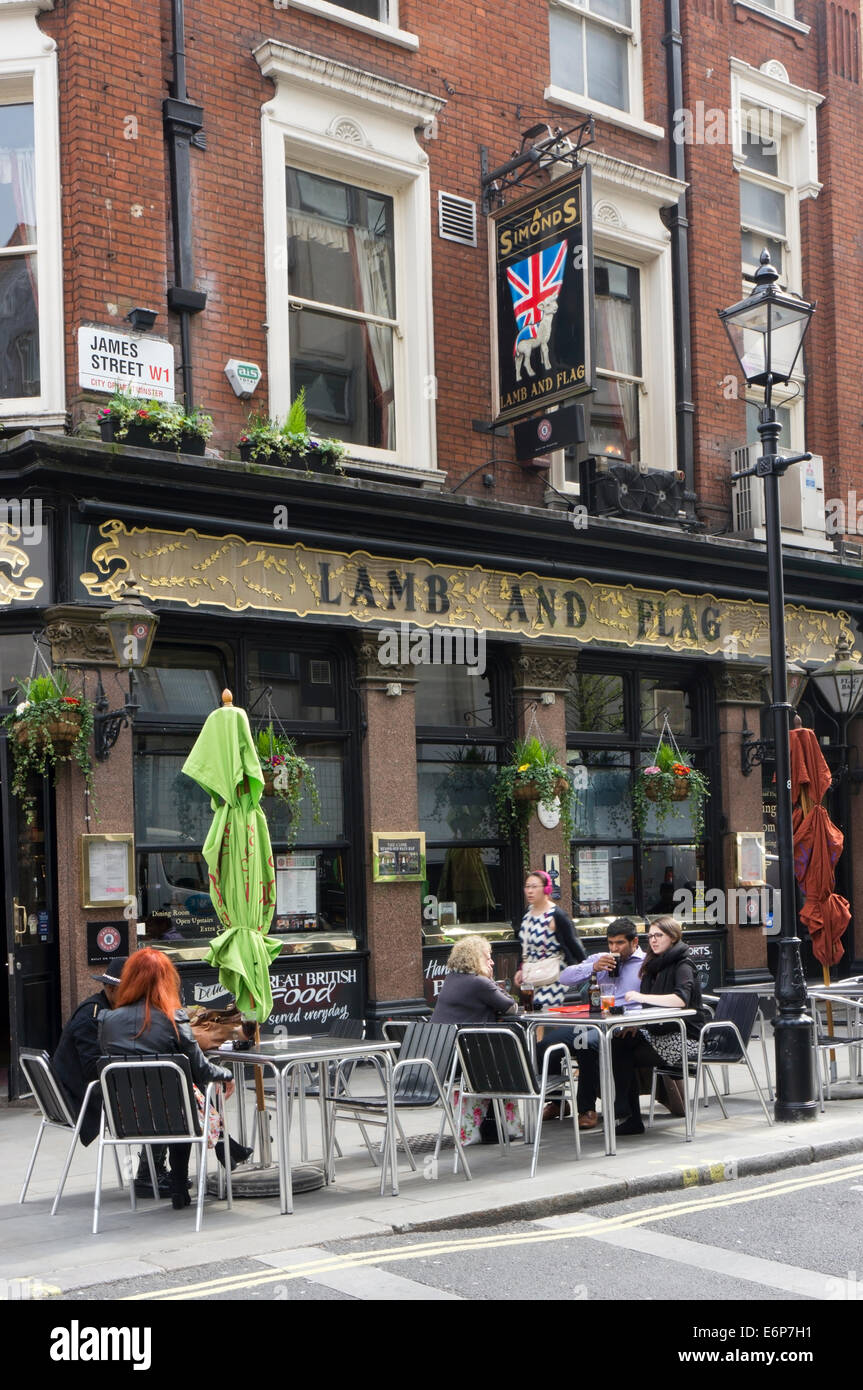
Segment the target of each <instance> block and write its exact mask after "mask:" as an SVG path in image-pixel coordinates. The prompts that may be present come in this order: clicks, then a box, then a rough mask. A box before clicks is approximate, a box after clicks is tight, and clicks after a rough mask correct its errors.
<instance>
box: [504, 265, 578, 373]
mask: <svg viewBox="0 0 863 1390" xmlns="http://www.w3.org/2000/svg"><path fill="white" fill-rule="evenodd" d="M566 247H567V242H566V241H558V242H557V243H556V244H555V245H554V246H548V247H546V249H545V250H544V251H537V252H536V254H535V255H534V256H528V257H527V259H526V260H524V261H516V263H515V265H511V266H508V267H507V271H506V278H507V283H508V285H509V292H510V294H511V295H512V307H513V310H514V312H515V320H516V323H517V324H518V332H517V333H516V338H515V347H518V344H519V343H521V342H524V341H525V340H526V339H529V338H535V337H536V336H537V325H538V324H539V321H540V319H541V318H542V306H543V303H544V301H545V300H546V299H550V298H551V297H552V296H553V295H555V296H556V295H557V294H559V293H560V287H561V285H562V284H563V272H564V269H565V266H566Z"/></svg>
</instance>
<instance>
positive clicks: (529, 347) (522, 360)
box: [515, 294, 557, 381]
mask: <svg viewBox="0 0 863 1390" xmlns="http://www.w3.org/2000/svg"><path fill="white" fill-rule="evenodd" d="M556 313H557V295H556V294H553V295H549V296H548V298H547V299H544V300H543V301H542V305H541V307H540V311H539V315H540V316H539V323H537V324H535V325H532V326H531V327H529V328H525V329H522V332H521V333H520V334H519V336H518V338H517V339H516V344H515V379H516V381H520V380H521V369H522V367H524V370H525V372H526V374H527V375H528V376H535V375H536V373H535V372H534V370H533V367H532V365H531V358H532V357H533V354H534V352H535V350H536V349H537V348H539V350H540V353H541V354H542V365H543V366H544V367H545V369H546V371H550V370H551V361H550V359H549V356H548V344H549V340H550V338H551V330H552V326H553V324H554V316H555V314H556Z"/></svg>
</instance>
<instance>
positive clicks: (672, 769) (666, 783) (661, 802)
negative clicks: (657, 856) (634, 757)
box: [632, 739, 710, 840]
mask: <svg viewBox="0 0 863 1390" xmlns="http://www.w3.org/2000/svg"><path fill="white" fill-rule="evenodd" d="M709 795H710V782H709V779H708V778H707V777H706V776H705V774H704V773H703V772H700V771H699V770H698V768H695V767H693V766H692V764H691V762H690V760H689V755H688V754H687V753H684V752H681V750H680V749H679V748H678V747H677V746H676V744H675V745H674V746H672V744H670V743H668V742H666V740H665V739H660V741H659V743H658V745H657V748H656V753H655V754H654V759H653V762H652V763H651V765H650V766H649V767H643V768H641V770H640V771H639V773H638V775H637V777H636V779H635V785H634V787H633V790H632V813H633V819H634V821H635V826H636V829H637V830H638V833H639V835H643V834H644V828H645V826H646V824H647V817H648V815H649V814H650V808H651V806H655V808H656V828H657V830H658V831H659V830H661V829H662V827H663V826H664V824H665V822H666V820H667V819H668V816H669V815H670V813H671V810H672V808H673V806H674V805H675V804H676V803H680V802H683V801H688V802H689V815H690V819H691V822H692V834H693V838H694V839H696V840H700V839H702V837H703V835H704V803H705V801H706V800H707V798H708V797H709Z"/></svg>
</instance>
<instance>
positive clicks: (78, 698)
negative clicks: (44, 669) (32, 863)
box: [3, 670, 94, 825]
mask: <svg viewBox="0 0 863 1390" xmlns="http://www.w3.org/2000/svg"><path fill="white" fill-rule="evenodd" d="M17 685H18V688H19V690H20V692H21V696H22V698H21V700H20V701H19V702H18V704H17V705H16V707H15V709H14V710H13V711H12V713H11V714H7V715H6V718H5V719H4V720H3V725H4V727H5V728H6V729H7V730H8V733H9V748H10V751H11V753H12V784H11V786H12V793H13V795H14V796H17V797H18V798H19V800H20V801H21V804H22V806H23V808H24V814H25V816H26V819H27V824H28V825H32V824H33V821H34V819H35V814H36V799H35V796H34V794H33V792H32V790H30V789H28V785H27V783H28V778H29V777H30V775H31V773H35V774H36V775H37V776H39V777H49V776H53V774H54V772H55V770H56V767H57V764H58V763H60V762H72V761H73V760H74V761H75V762H76V763H77V764H78V766H79V767H80V769H81V771H82V772H83V774H84V780H85V782H86V785H87V790H88V792H92V789H93V766H92V762H91V760H90V735H91V734H92V732H93V708H94V707H93V705H92V703H91V701H90V700H88V699H87V698H86V697H85V696H84V695H73V694H72V693H71V691H70V689H69V681H68V677H67V675H66V673H65V671H62V670H57V671H52V672H51V674H50V675H47V676H31V677H30V679H29V680H25V681H20V680H19V681H18V682H17Z"/></svg>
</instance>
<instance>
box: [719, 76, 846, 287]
mask: <svg viewBox="0 0 863 1390" xmlns="http://www.w3.org/2000/svg"><path fill="white" fill-rule="evenodd" d="M730 65H731V98H732V110H733V112H734V113H735V119H734V122H733V127H732V159H733V163H734V167H735V168H736V169H737V171H738V174H739V176H740V228H741V232H740V237H741V262H742V268H743V273H744V276H751V275H753V274H754V273H755V271H756V270H757V268H758V262H759V258H760V255H761V252H762V251H763V250H764V249H765V247H766V249H767V250H768V251H769V252H770V259H771V261H772V263H773V264H774V265H775V267H776V269H777V270H778V271H779V281H780V284H781V285H782V286H783V287H784V288H786V289H790V290H793V291H794V292H795V293H797V294H799V293H801V292H802V289H803V270H802V264H801V252H800V214H799V205H800V202H801V200H802V199H803V198H809V197H811V198H817V196H818V193H819V192H820V189H821V184H820V183H819V182H818V154H817V131H816V126H815V113H816V111H817V108H818V106H819V105H820V103H821V101H822V100H823V98H822V97H821V96H819V94H818V93H817V92H812V91H809V90H807V89H805V88H802V87H796V86H794V85H793V84H792V83H791V82H789V80H788V75H787V72H786V70H785V68H784V67H783V66H782V64H781V63H778V62H776V61H775V60H772V61H768V62H766V63H764V64H763V66H762V67H761V68H753V67H751V66H750V65H749V64H748V63H744V62H741V60H740V59H738V58H732V59H731V62H730Z"/></svg>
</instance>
